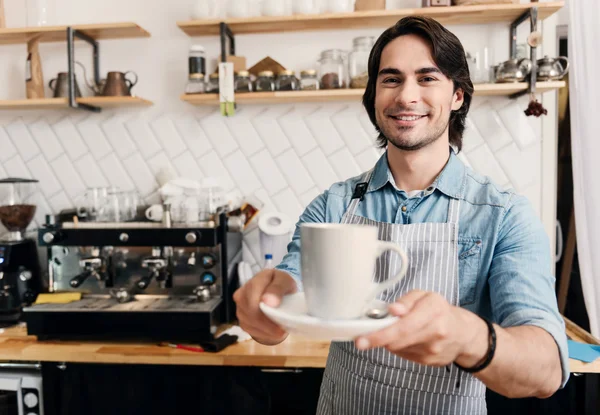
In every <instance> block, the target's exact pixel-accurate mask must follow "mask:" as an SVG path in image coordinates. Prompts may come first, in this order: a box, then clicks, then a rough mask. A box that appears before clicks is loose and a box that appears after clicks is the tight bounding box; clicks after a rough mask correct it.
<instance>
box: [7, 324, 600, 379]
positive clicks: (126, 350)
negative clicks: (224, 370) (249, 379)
mask: <svg viewBox="0 0 600 415" xmlns="http://www.w3.org/2000/svg"><path fill="white" fill-rule="evenodd" d="M565 322H566V326H567V330H566V331H567V335H568V336H569V338H571V339H573V340H575V341H580V342H585V343H592V344H600V341H598V339H596V338H594V337H592V336H591V335H590V334H589V333H587V332H586V331H585V330H583V329H581V328H580V327H579V326H577V325H576V324H574V323H573V322H571V321H570V320H568V319H566V318H565ZM328 352H329V342H326V341H314V340H308V339H304V338H301V337H295V336H290V337H289V338H288V339H287V340H286V341H284V342H283V343H281V344H279V345H277V346H263V345H261V344H258V343H256V342H255V341H254V340H248V341H244V342H241V343H237V344H234V345H231V346H229V347H227V348H226V349H225V350H223V351H221V352H219V353H197V352H190V351H186V350H179V349H173V348H171V347H164V346H159V345H155V344H151V343H119V342H110V343H108V342H106V343H99V342H83V341H81V342H77V341H58V340H53V341H38V340H37V339H36V338H35V336H28V335H27V331H26V329H25V327H23V326H18V327H11V328H8V329H5V330H4V332H3V333H1V334H0V359H1V360H3V361H36V362H37V361H41V362H75V363H121V364H160V365H197V366H203V365H205V366H260V367H276V368H283V367H290V368H299V367H316V368H322V367H325V362H326V360H327V354H328ZM570 368H571V372H572V373H600V359H597V360H596V361H594V362H592V363H584V362H580V361H578V360H573V359H571V360H570Z"/></svg>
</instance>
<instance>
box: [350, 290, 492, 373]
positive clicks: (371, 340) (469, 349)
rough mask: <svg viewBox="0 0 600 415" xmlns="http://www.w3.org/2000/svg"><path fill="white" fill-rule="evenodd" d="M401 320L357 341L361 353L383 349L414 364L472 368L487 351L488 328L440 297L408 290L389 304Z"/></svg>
mask: <svg viewBox="0 0 600 415" xmlns="http://www.w3.org/2000/svg"><path fill="white" fill-rule="evenodd" d="M389 311H390V313H391V314H392V315H395V316H398V317H400V319H399V321H397V322H396V323H394V324H392V325H391V326H389V327H386V328H385V329H382V330H379V331H377V332H374V333H371V334H369V335H367V336H364V337H360V338H358V339H356V347H357V348H358V349H361V350H365V349H370V348H375V347H384V348H386V349H387V350H389V351H390V352H392V353H394V354H396V355H398V356H400V357H402V358H404V359H407V360H411V361H413V362H416V363H420V364H424V365H429V366H446V365H449V364H451V363H452V362H456V363H458V364H460V365H462V366H464V367H472V366H475V365H476V364H477V363H478V362H480V361H481V360H483V359H484V358H485V355H486V353H487V350H488V336H487V330H488V329H487V325H486V324H485V322H484V321H483V320H482V319H480V318H479V317H477V316H476V315H475V314H473V313H471V312H469V311H467V310H464V309H462V308H460V307H455V306H452V305H450V303H448V301H446V299H445V298H444V297H442V296H441V295H439V294H437V293H432V292H425V291H411V292H409V293H408V294H406V295H405V296H403V297H401V298H399V299H398V300H396V302H395V303H394V304H391V305H390V307H389Z"/></svg>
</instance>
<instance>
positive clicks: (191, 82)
mask: <svg viewBox="0 0 600 415" xmlns="http://www.w3.org/2000/svg"><path fill="white" fill-rule="evenodd" d="M205 89H206V84H205V83H204V74H202V73H193V74H190V76H189V78H188V82H187V84H186V85H185V93H186V94H203V93H204V91H205Z"/></svg>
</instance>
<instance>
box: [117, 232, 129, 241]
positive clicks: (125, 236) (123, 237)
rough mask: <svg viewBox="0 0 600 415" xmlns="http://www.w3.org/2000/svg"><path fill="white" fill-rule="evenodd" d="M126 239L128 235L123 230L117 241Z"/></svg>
mask: <svg viewBox="0 0 600 415" xmlns="http://www.w3.org/2000/svg"><path fill="white" fill-rule="evenodd" d="M128 240H129V235H128V234H126V233H125V232H123V233H122V234H121V235H119V241H121V242H127V241H128Z"/></svg>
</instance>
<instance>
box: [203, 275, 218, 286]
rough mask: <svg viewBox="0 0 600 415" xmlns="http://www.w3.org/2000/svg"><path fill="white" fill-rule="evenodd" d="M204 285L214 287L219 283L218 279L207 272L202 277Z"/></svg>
mask: <svg viewBox="0 0 600 415" xmlns="http://www.w3.org/2000/svg"><path fill="white" fill-rule="evenodd" d="M200 280H201V281H202V285H213V284H214V283H215V282H216V281H217V277H215V274H213V273H212V272H205V273H203V274H202V276H201V277H200Z"/></svg>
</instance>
